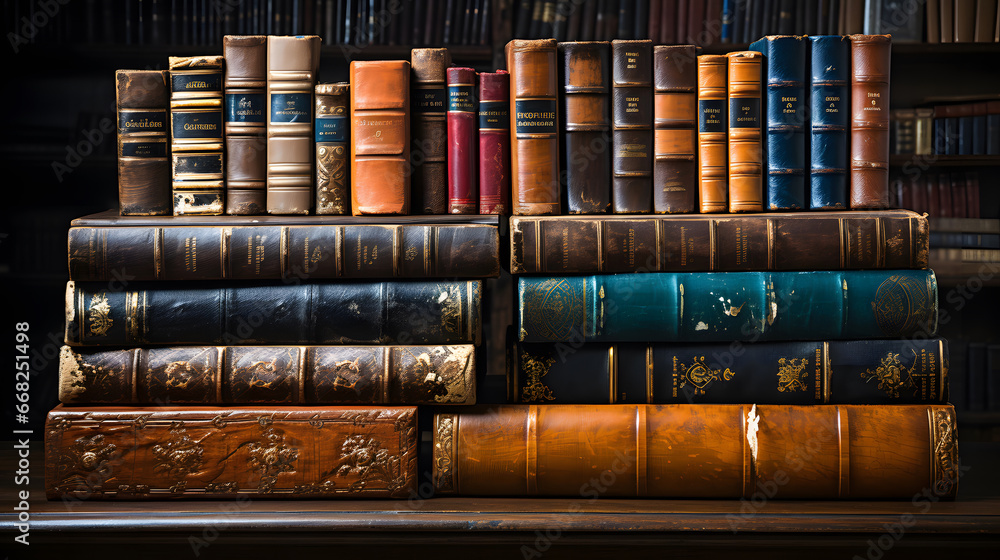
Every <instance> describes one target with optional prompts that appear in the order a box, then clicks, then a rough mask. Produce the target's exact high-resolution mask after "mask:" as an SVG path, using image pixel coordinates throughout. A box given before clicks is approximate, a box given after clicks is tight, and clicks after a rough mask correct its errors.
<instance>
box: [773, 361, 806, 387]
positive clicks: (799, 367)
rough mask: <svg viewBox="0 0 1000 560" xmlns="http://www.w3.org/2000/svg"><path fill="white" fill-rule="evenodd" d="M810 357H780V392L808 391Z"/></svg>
mask: <svg viewBox="0 0 1000 560" xmlns="http://www.w3.org/2000/svg"><path fill="white" fill-rule="evenodd" d="M808 367H809V358H780V359H778V392H779V393H790V392H792V391H808V390H809V386H808V384H807V383H806V382H807V380H808V378H809V373H808V372H807V371H806V369H807V368H808Z"/></svg>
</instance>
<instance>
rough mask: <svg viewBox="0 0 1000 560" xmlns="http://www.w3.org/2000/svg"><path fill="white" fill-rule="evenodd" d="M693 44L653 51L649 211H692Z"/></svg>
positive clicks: (694, 130)
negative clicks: (650, 208) (651, 197)
mask: <svg viewBox="0 0 1000 560" xmlns="http://www.w3.org/2000/svg"><path fill="white" fill-rule="evenodd" d="M696 61H697V55H696V50H695V47H694V46H693V45H671V46H666V45H659V46H656V47H653V211H654V212H656V213H657V214H678V213H687V212H694V211H695V199H696V198H697V197H696V196H695V191H696V190H697V187H696V182H695V177H696V176H697V173H696V171H695V170H696V168H697V166H698V160H697V158H696V152H697V151H698V148H697V146H698V141H697V126H696V125H697V123H698V108H697V107H698V91H697V90H698V65H697V62H696Z"/></svg>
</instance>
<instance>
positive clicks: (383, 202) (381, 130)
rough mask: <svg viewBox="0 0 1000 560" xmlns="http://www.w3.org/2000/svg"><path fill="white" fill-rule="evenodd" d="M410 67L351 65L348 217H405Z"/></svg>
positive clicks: (379, 63)
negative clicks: (349, 204)
mask: <svg viewBox="0 0 1000 560" xmlns="http://www.w3.org/2000/svg"><path fill="white" fill-rule="evenodd" d="M410 176H411V173H410V63H409V62H407V61H405V60H381V61H357V60H355V61H353V62H351V212H352V213H353V214H354V215H355V216H359V215H363V214H409V213H410Z"/></svg>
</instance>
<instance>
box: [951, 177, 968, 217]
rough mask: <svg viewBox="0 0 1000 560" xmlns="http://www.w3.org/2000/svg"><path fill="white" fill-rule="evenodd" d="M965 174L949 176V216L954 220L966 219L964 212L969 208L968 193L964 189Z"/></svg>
mask: <svg viewBox="0 0 1000 560" xmlns="http://www.w3.org/2000/svg"><path fill="white" fill-rule="evenodd" d="M964 175H965V174H964V173H952V174H951V215H952V217H955V218H968V217H969V216H967V215H966V211H967V210H968V208H969V203H968V200H967V196H968V193H967V192H966V188H965V176H964Z"/></svg>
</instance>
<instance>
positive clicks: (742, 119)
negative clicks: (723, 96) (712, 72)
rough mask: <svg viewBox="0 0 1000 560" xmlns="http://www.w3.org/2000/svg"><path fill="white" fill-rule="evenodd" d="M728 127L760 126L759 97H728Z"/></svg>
mask: <svg viewBox="0 0 1000 560" xmlns="http://www.w3.org/2000/svg"><path fill="white" fill-rule="evenodd" d="M729 128H760V98H759V97H745V98H744V97H736V98H732V99H730V100H729Z"/></svg>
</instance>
